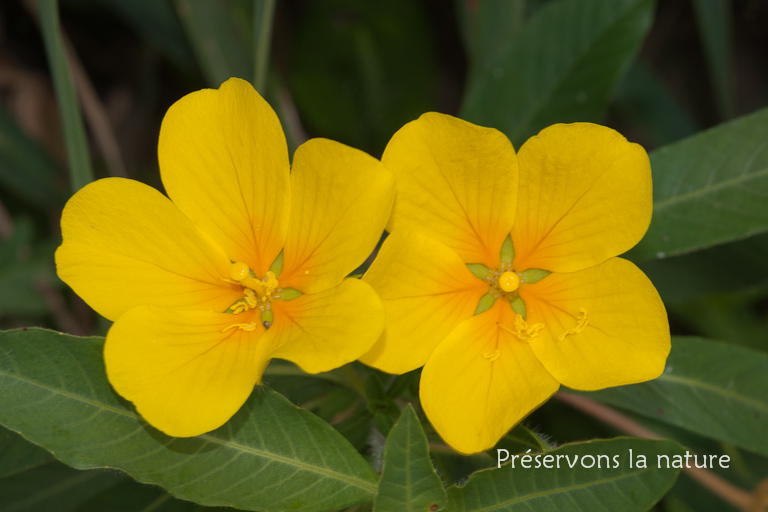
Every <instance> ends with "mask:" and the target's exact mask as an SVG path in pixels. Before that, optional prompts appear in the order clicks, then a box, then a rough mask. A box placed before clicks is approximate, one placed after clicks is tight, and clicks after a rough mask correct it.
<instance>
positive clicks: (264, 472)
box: [0, 329, 377, 511]
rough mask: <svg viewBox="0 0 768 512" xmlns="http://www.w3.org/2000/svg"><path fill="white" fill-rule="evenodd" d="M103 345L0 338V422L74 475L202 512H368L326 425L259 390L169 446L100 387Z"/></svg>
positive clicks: (367, 470)
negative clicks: (86, 473) (93, 474)
mask: <svg viewBox="0 0 768 512" xmlns="http://www.w3.org/2000/svg"><path fill="white" fill-rule="evenodd" d="M102 350H103V339H101V338H77V337H74V336H67V335H64V334H60V333H56V332H53V331H47V330H43V329H29V330H28V331H26V332H23V331H21V330H13V331H5V332H3V333H0V388H2V389H3V390H4V393H2V394H0V423H2V424H3V425H5V426H6V427H8V428H10V429H11V430H14V431H17V432H20V433H21V434H22V435H23V436H24V437H25V438H27V439H29V440H30V441H32V442H34V443H35V444H39V445H41V446H43V447H45V448H46V449H48V450H50V451H52V452H53V453H54V454H55V455H56V457H57V458H58V459H60V460H61V461H63V462H65V463H67V464H69V465H71V466H73V467H76V468H81V469H87V468H93V467H105V466H106V467H113V468H117V469H121V470H123V471H125V472H126V473H128V474H130V475H131V476H133V477H134V478H135V479H136V480H138V481H140V482H145V483H154V484H158V485H160V486H162V487H164V488H166V489H167V490H169V491H170V492H171V493H172V494H173V495H174V496H176V497H179V498H183V499H188V500H192V501H196V502H198V503H201V504H204V505H226V506H233V507H237V508H242V509H246V510H264V509H266V510H288V509H290V510H304V511H312V510H314V511H323V510H329V509H337V508H343V507H345V506H349V505H351V504H355V503H360V502H364V501H370V500H371V499H372V498H373V495H374V493H375V492H376V480H377V475H376V473H375V472H374V471H373V469H372V468H371V467H370V466H369V465H368V463H367V462H365V460H364V459H363V458H362V457H361V456H360V454H359V453H357V451H356V450H355V449H354V448H353V447H352V446H351V445H350V444H349V443H348V442H347V441H346V440H344V439H343V438H342V436H341V435H340V434H339V433H338V432H336V431H335V430H334V429H333V428H332V427H331V426H330V425H328V424H327V423H325V422H324V421H322V420H320V419H319V418H317V417H316V416H314V415H313V414H311V413H309V412H307V411H304V410H302V409H299V408H297V407H296V406H294V405H293V404H291V403H290V402H288V401H287V400H286V399H285V398H283V397H282V396H280V395H279V394H277V393H275V392H274V391H272V390H270V389H269V388H265V387H259V388H257V389H256V390H255V391H254V393H253V394H252V395H251V397H250V399H249V400H248V401H247V402H246V404H245V405H244V406H243V408H242V409H241V410H240V411H239V412H238V413H237V414H236V415H235V416H234V417H233V418H232V419H231V420H230V421H229V422H228V423H227V424H226V425H224V426H223V427H221V428H220V429H218V430H215V431H213V432H210V433H208V434H204V435H201V436H198V437H194V438H186V439H182V438H171V437H168V436H165V435H164V434H162V433H161V432H158V431H157V430H155V429H153V428H152V427H151V426H149V425H148V424H146V423H145V422H144V421H143V420H142V419H141V418H140V417H139V416H138V415H137V414H136V413H135V412H134V410H133V408H132V407H131V406H130V404H127V403H126V402H125V401H124V400H121V399H120V398H119V397H117V396H116V395H115V393H114V392H113V391H112V389H111V388H110V386H109V383H108V382H107V378H106V375H105V371H104V362H103V357H102Z"/></svg>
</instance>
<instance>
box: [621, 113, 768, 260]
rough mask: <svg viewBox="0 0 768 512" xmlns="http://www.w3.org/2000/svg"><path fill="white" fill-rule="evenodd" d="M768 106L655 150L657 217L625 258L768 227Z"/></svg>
mask: <svg viewBox="0 0 768 512" xmlns="http://www.w3.org/2000/svg"><path fill="white" fill-rule="evenodd" d="M766 123H768V109H763V110H760V111H758V112H756V113H754V114H751V115H748V116H744V117H741V118H739V119H736V120H735V121H731V122H729V123H725V124H722V125H720V126H718V127H716V128H713V129H712V130H708V131H706V132H703V133H700V134H698V135H695V136H694V137H691V138H689V139H686V140H684V141H681V142H678V143H676V144H672V145H669V146H665V147H663V148H661V149H659V150H657V151H654V152H653V153H651V155H650V156H651V169H653V201H654V202H653V220H652V222H651V227H650V228H649V229H648V232H647V233H646V234H645V238H643V240H642V241H641V242H640V243H639V244H638V245H637V247H635V248H634V249H632V250H631V251H629V252H628V253H627V257H628V258H631V259H633V260H635V261H638V260H643V259H648V258H655V257H658V258H663V257H668V256H674V255H677V254H682V253H686V252H691V251H695V250H697V249H702V248H705V247H710V246H713V245H716V244H722V243H725V242H730V241H733V240H738V239H740V238H744V237H747V236H750V235H753V234H756V233H760V232H763V231H766V230H768V210H767V209H766V208H765V203H766V199H767V198H768V143H766V138H765V133H764V132H765V126H766Z"/></svg>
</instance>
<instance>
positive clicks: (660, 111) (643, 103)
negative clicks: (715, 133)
mask: <svg viewBox="0 0 768 512" xmlns="http://www.w3.org/2000/svg"><path fill="white" fill-rule="evenodd" d="M611 108H612V109H613V111H614V112H615V113H616V115H617V116H618V117H620V118H621V119H622V120H623V121H624V123H623V124H626V125H629V126H632V127H633V128H636V129H639V130H640V131H641V132H642V134H643V138H644V139H646V140H648V142H649V143H650V144H651V145H652V146H654V147H659V146H663V145H665V144H670V143H672V142H677V141H678V140H681V139H684V138H686V137H690V136H691V135H694V134H696V133H698V132H699V131H701V128H700V127H699V125H698V123H697V122H696V121H695V120H694V119H693V117H692V116H691V114H690V113H689V112H688V111H687V110H686V109H685V107H684V106H683V103H682V102H681V101H679V100H678V99H677V98H676V97H675V96H674V94H673V93H672V91H671V90H670V89H669V88H668V87H667V86H666V84H665V83H664V81H663V80H662V79H661V78H660V77H659V76H658V75H657V74H656V73H655V72H654V70H653V69H651V68H650V67H648V66H646V65H644V64H643V63H642V62H641V61H636V62H635V64H634V65H633V66H632V67H630V68H629V71H628V72H627V75H626V76H625V77H624V79H623V80H622V81H621V82H620V83H619V86H618V88H617V89H616V98H615V100H614V102H613V104H612V106H611Z"/></svg>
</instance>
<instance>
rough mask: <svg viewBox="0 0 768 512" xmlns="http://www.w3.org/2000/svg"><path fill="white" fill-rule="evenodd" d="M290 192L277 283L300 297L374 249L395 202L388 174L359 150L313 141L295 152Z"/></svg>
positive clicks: (334, 281) (337, 279) (334, 280)
mask: <svg viewBox="0 0 768 512" xmlns="http://www.w3.org/2000/svg"><path fill="white" fill-rule="evenodd" d="M291 190H292V191H293V199H292V201H293V202H292V207H291V225H290V230H289V232H288V238H287V240H286V243H285V250H284V252H283V270H282V273H281V274H280V276H279V279H280V285H281V286H282V287H284V288H295V289H297V290H299V291H301V292H303V293H316V292H319V291H323V290H327V289H329V288H331V287H333V286H336V285H338V284H339V283H341V280H342V279H344V277H345V276H347V275H348V274H349V273H350V272H352V271H353V270H354V269H355V268H357V267H358V266H360V265H361V264H362V263H363V262H364V261H365V259H366V258H367V257H368V256H369V255H370V254H371V252H373V249H374V248H375V247H376V244H377V243H378V241H379V239H380V238H381V235H382V233H383V232H384V226H385V224H386V222H387V219H388V218H389V212H390V209H391V208H392V201H393V199H394V194H395V186H394V183H393V177H392V173H391V172H389V171H388V170H387V169H385V168H384V167H383V166H382V165H381V162H379V161H378V160H376V159H375V158H373V157H372V156H369V155H367V154H365V153H363V152H362V151H358V150H357V149H353V148H350V147H348V146H345V145H343V144H339V143H338V142H334V141H331V140H327V139H313V140H310V141H308V142H306V143H304V144H302V145H301V146H300V147H299V149H297V150H296V154H295V155H294V159H293V169H292V171H291Z"/></svg>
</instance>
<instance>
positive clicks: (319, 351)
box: [264, 278, 384, 373]
mask: <svg viewBox="0 0 768 512" xmlns="http://www.w3.org/2000/svg"><path fill="white" fill-rule="evenodd" d="M272 310H273V311H274V322H273V323H272V326H271V327H270V329H269V330H268V331H267V334H265V335H264V339H265V340H268V342H269V344H271V345H272V344H273V345H275V346H278V345H279V348H278V349H277V350H276V351H275V352H274V354H273V355H272V357H277V358H281V359H287V360H289V361H293V362H294V363H296V364H297V365H299V366H300V367H301V369H302V370H304V371H306V372H309V373H318V372H327V371H329V370H332V369H334V368H338V367H339V366H342V365H344V364H346V363H349V362H352V361H354V360H355V359H357V358H358V357H360V356H361V355H363V354H364V353H366V352H368V350H370V348H371V346H372V345H373V343H374V342H375V341H376V340H377V339H378V337H379V336H380V335H381V331H382V329H384V308H383V306H382V305H381V299H379V297H378V295H376V293H375V292H374V291H373V289H371V287H370V286H369V285H368V284H367V283H363V282H361V281H360V280H358V279H351V278H350V279H345V280H344V281H342V283H341V284H340V285H338V286H336V287H334V288H331V289H330V290H326V291H322V292H318V293H308V294H305V295H302V296H301V297H298V298H296V299H293V300H290V301H279V300H278V301H275V302H273V303H272ZM272 340H275V341H272Z"/></svg>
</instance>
